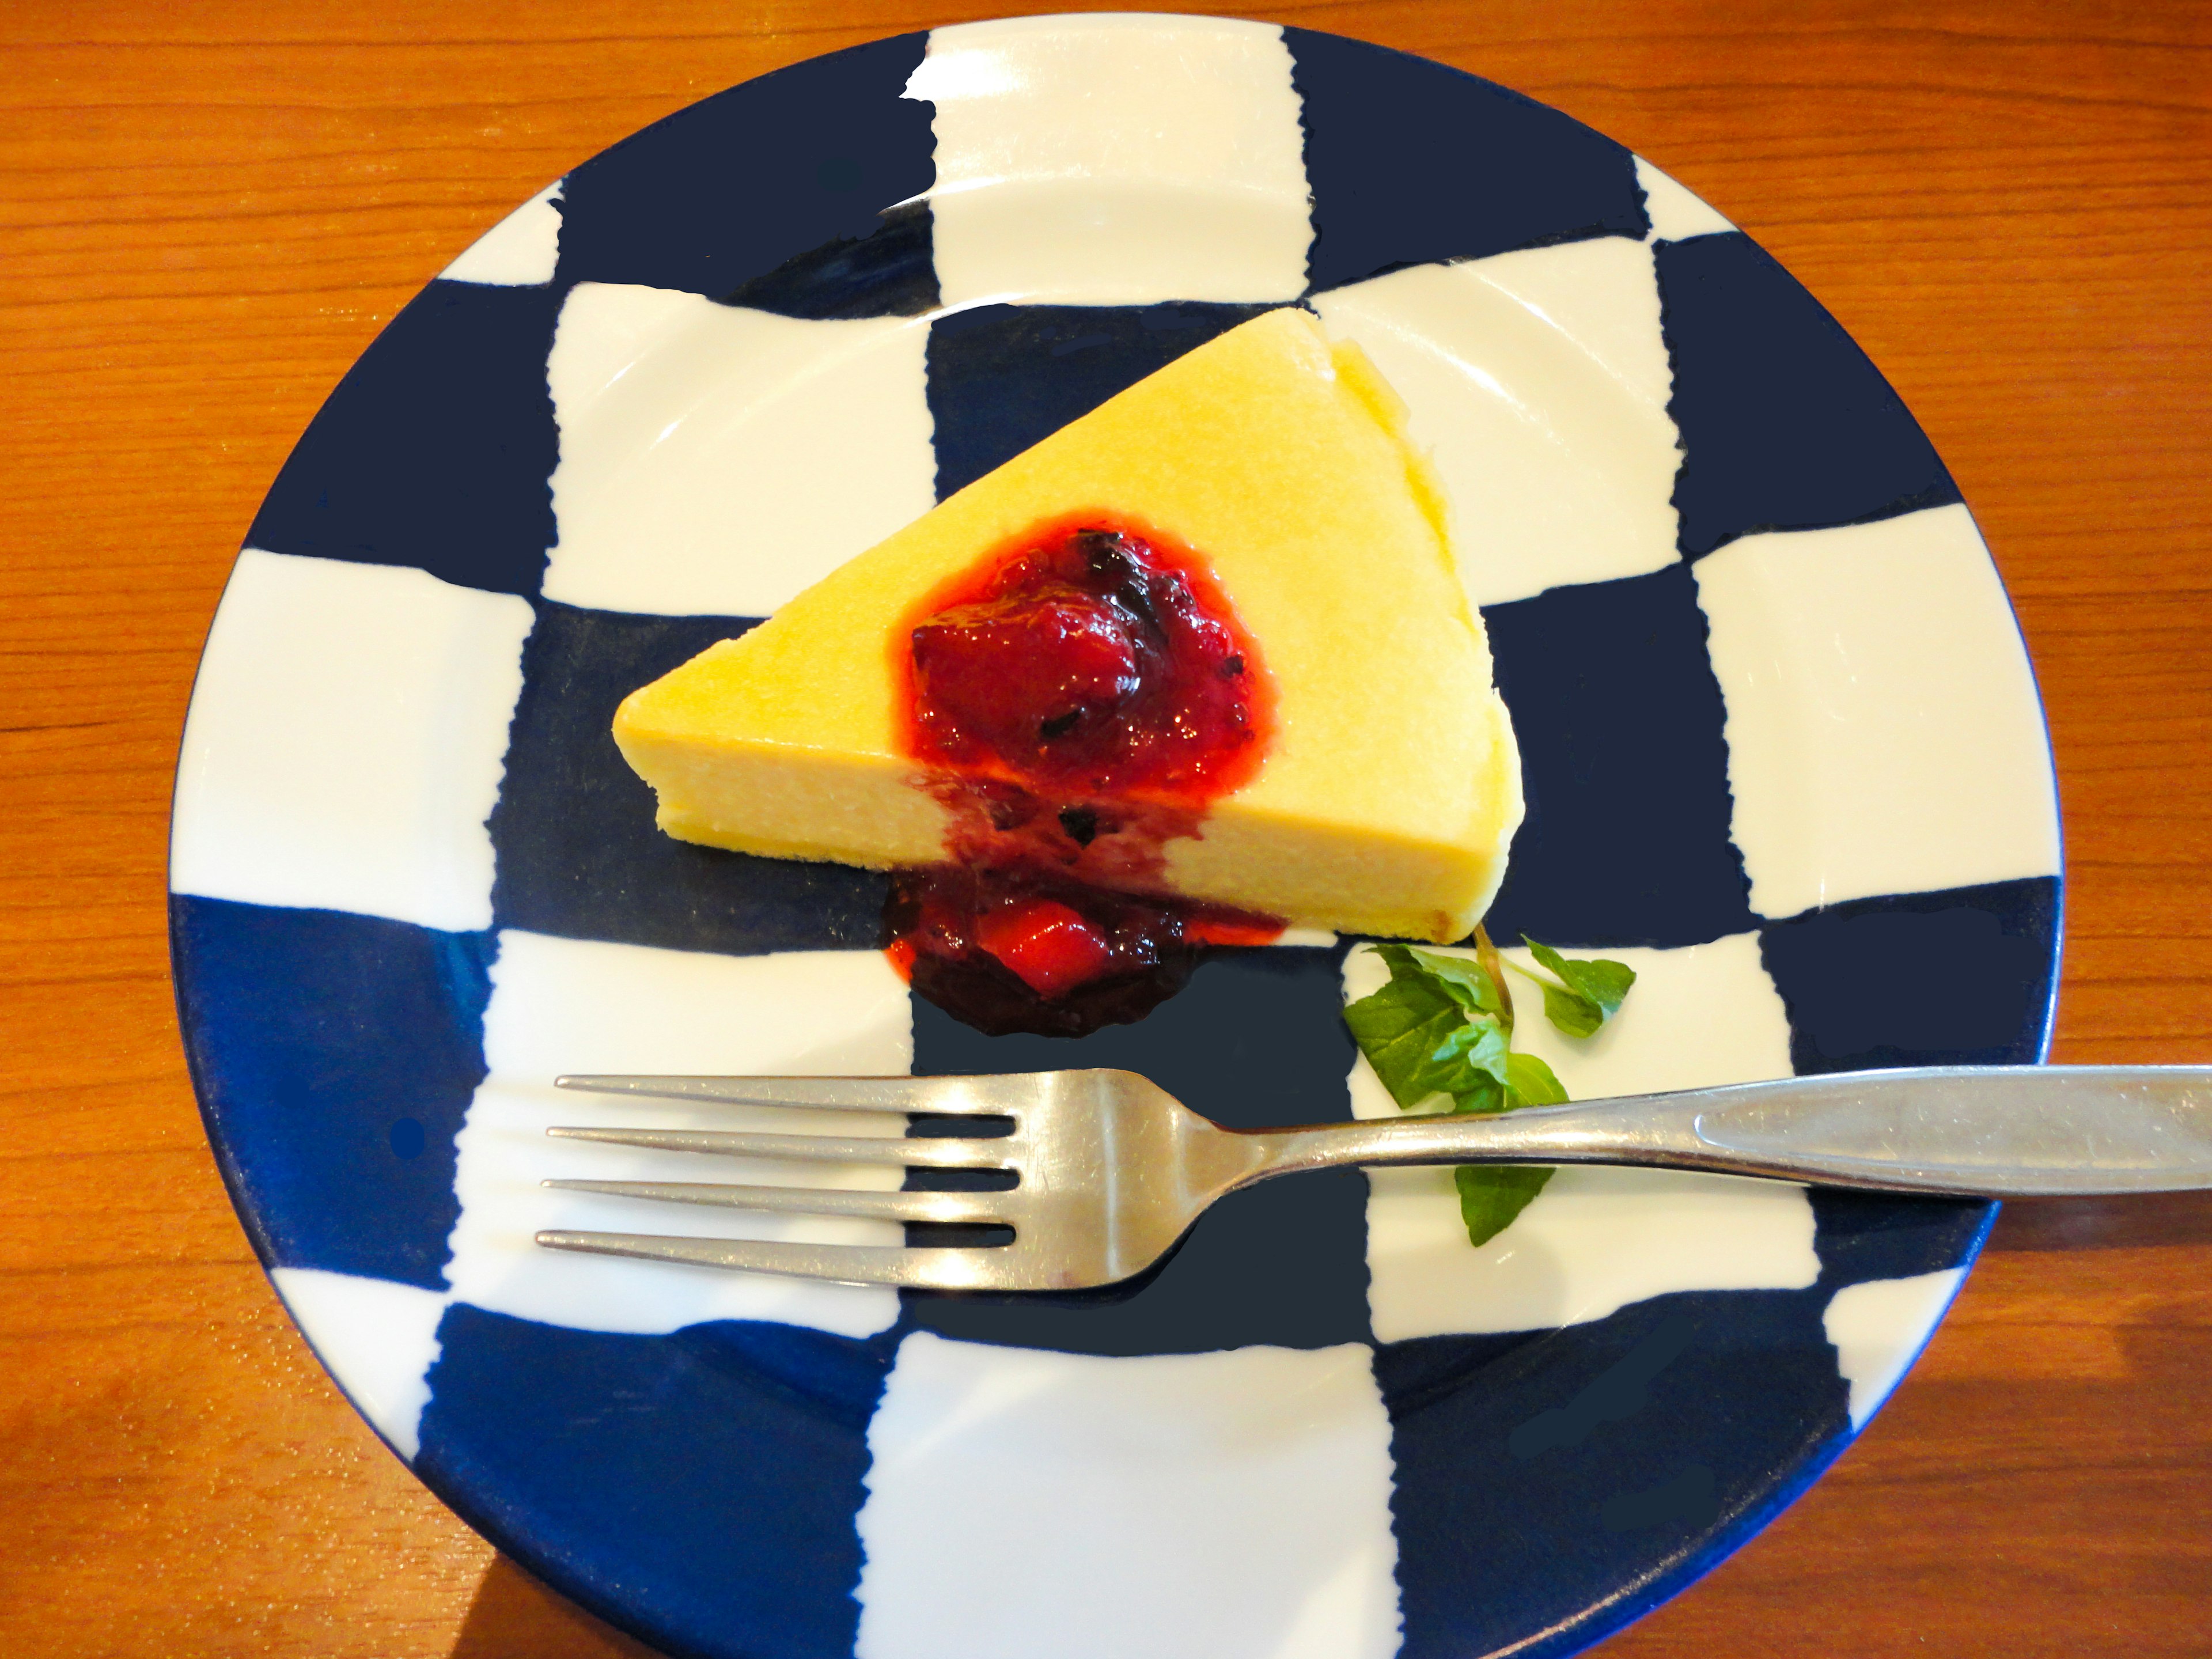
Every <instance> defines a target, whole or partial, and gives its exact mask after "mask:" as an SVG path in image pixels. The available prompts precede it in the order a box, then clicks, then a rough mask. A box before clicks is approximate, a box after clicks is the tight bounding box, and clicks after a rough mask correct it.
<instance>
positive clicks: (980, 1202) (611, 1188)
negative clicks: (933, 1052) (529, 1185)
mask: <svg viewBox="0 0 2212 1659" xmlns="http://www.w3.org/2000/svg"><path fill="white" fill-rule="evenodd" d="M538 1184H539V1185H541V1186H545V1187H553V1188H558V1189H559V1190H561V1191H562V1192H564V1193H599V1194H604V1195H605V1196H606V1197H609V1198H644V1199H653V1200H657V1201H659V1202H661V1203H666V1204H708V1205H713V1206H716V1207H718V1208H720V1209H726V1210H772V1211H786V1212H791V1213H793V1214H798V1215H838V1216H856V1217H859V1218H863V1219H865V1220H869V1221H959V1222H980V1221H990V1220H994V1219H995V1218H997V1217H998V1216H999V1215H1000V1213H1002V1212H1003V1211H1004V1209H1005V1206H1003V1205H998V1206H994V1205H992V1204H990V1203H987V1202H986V1201H985V1200H987V1199H988V1198H990V1197H992V1196H994V1194H985V1193H866V1192H854V1191H851V1190H850V1189H848V1188H842V1187H733V1186H724V1185H721V1184H720V1183H718V1182H705V1181H546V1182H539V1183H538Z"/></svg>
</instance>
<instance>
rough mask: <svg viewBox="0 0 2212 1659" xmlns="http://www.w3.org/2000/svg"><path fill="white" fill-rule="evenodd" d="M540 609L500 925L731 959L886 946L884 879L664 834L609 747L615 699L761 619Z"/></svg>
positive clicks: (497, 843)
mask: <svg viewBox="0 0 2212 1659" xmlns="http://www.w3.org/2000/svg"><path fill="white" fill-rule="evenodd" d="M537 611H538V622H537V626H536V627H535V628H533V629H532V630H531V635H530V638H529V640H528V641H527V642H526V644H525V645H524V647H523V651H522V670H523V687H522V696H521V699H520V702H517V704H516V705H515V711H514V721H513V726H512V727H511V729H510V732H509V736H508V739H507V775H506V778H505V781H503V782H502V784H501V787H500V796H499V804H498V805H496V806H495V807H494V808H493V810H492V816H491V836H492V847H493V849H494V851H495V854H496V856H497V872H498V873H497V877H496V878H495V881H494V883H493V885H492V915H493V917H494V919H495V921H497V922H498V924H499V925H500V926H501V927H520V928H526V929H527V930H529V931H530V932H532V933H551V934H555V935H557V936H559V937H561V938H564V939H611V940H615V941H617V942H620V943H624V944H630V945H663V946H666V947H669V948H671V949H675V950H684V951H724V952H727V953H730V954H732V955H756V954H758V953H761V952H763V951H812V950H844V949H860V950H872V949H873V948H875V947H876V946H877V945H878V944H880V943H881V942H882V937H881V936H882V930H883V922H882V917H883V907H884V895H885V893H886V891H887V890H888V882H887V879H886V878H884V877H883V876H881V875H878V874H875V873H873V872H869V871H866V870H854V869H848V867H846V866H843V865H840V864H810V863H802V862H800V861H799V860H787V859H763V858H753V857H751V856H750V855H748V854H743V853H728V852H724V851H722V850H721V849H720V848H712V847H699V846H695V845H693V844H692V843H690V842H681V841H678V840H675V839H674V838H673V837H671V836H665V835H663V834H661V833H660V830H659V829H658V828H657V827H656V826H655V824H654V823H653V789H652V787H651V786H650V785H648V784H647V783H646V782H645V781H644V780H643V779H641V778H640V777H639V776H638V775H637V774H636V773H635V772H633V771H632V770H630V769H629V763H627V762H626V761H624V760H623V757H622V751H621V750H619V749H617V748H616V747H615V740H614V735H613V732H612V729H611V728H612V726H613V723H614V717H615V708H616V707H617V705H618V704H619V703H620V702H622V700H623V698H624V697H626V696H629V694H630V693H631V692H633V691H635V690H637V689H638V687H640V686H641V685H644V684H648V683H649V682H651V681H653V680H655V679H658V678H659V677H660V676H661V675H663V674H665V673H666V672H667V671H669V670H670V669H671V668H674V667H676V666H678V665H679V664H682V663H684V662H688V661H689V660H690V659H691V658H693V657H696V655H698V654H699V653H701V652H702V651H704V650H705V649H706V648H707V647H708V646H710V645H713V644H714V643H715V642H716V641H719V640H726V639H732V638H734V637H736V636H737V635H741V634H743V633H744V631H745V630H746V629H749V628H752V627H755V626H757V623H758V618H757V617H653V616H635V615H631V614H629V613H628V612H625V611H587V610H583V609H580V608H579V607H577V606H574V605H556V604H554V603H553V602H551V601H550V600H540V601H538V607H537Z"/></svg>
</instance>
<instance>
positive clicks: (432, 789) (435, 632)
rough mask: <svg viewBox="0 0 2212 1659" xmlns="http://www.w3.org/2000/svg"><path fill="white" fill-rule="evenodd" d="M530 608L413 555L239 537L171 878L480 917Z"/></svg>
mask: <svg viewBox="0 0 2212 1659" xmlns="http://www.w3.org/2000/svg"><path fill="white" fill-rule="evenodd" d="M533 620H534V618H533V617H532V612H531V609H530V605H529V602H528V601H527V600H525V599H518V598H516V597H515V596H514V595H513V594H511V593H484V592H477V590H476V589H474V588H469V587H456V586H453V585H452V584H451V583H448V582H442V581H440V580H438V579H437V578H436V577H435V576H432V575H429V574H427V573H425V572H423V571H421V570H415V569H410V568H403V567H399V566H394V565H373V564H351V563H348V562H344V561H342V560H337V559H310V558H299V557H295V556H292V555H290V554H284V553H265V552H263V551H261V550H258V549H256V548H248V549H246V550H245V551H244V552H243V553H240V555H239V556H238V563H237V566H236V568H234V569H233V571H232V572H231V578H230V585H229V586H228V587H226V588H225V589H224V590H223V596H222V607H221V608H220V609H219V610H217V611H216V617H215V625H214V627H213V628H212V629H210V630H209V633H208V642H207V650H206V653H205V654H204V656H203V657H202V658H201V659H200V671H199V678H198V680H197V682H196V683H195V684H194V685H193V688H192V707H191V717H190V718H189V719H188V720H186V721H185V738H184V745H183V750H182V752H181V754H180V755H179V758H178V763H177V794H176V805H175V809H174V811H173V824H172V829H171V831H170V841H169V885H170V888H171V890H173V891H175V892H179V893H191V894H196V895H197V896H200V897H203V898H218V899H235V900H238V901H240V902H245V903H248V904H272V905H283V906H289V907H294V908H301V907H304V908H319V909H329V910H349V911H353V912H356V914H359V915H371V916H389V917H392V919H394V920H396V921H410V922H415V923H416V924H418V925H420V926H422V927H440V928H446V929H449V930H453V931H456V932H467V931H472V930H476V929H481V928H485V927H490V926H491V884H492V846H491V832H490V831H489V829H487V828H486V827H485V825H486V821H487V820H488V819H489V817H490V816H491V810H492V807H493V805H495V803H496V801H497V800H498V798H499V785H500V779H501V776H502V775H503V774H504V772H505V768H506V757H507V725H508V722H509V721H510V720H512V719H513V715H514V705H515V702H516V700H517V699H518V698H520V696H521V695H522V642H523V640H524V638H525V637H526V635H528V634H529V632H530V629H531V625H532V622H533Z"/></svg>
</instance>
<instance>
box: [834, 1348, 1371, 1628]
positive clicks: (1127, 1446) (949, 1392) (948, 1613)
mask: <svg viewBox="0 0 2212 1659" xmlns="http://www.w3.org/2000/svg"><path fill="white" fill-rule="evenodd" d="M868 1449H869V1451H870V1453H871V1454H872V1463H871V1466H870V1468H869V1471H868V1475H867V1488H868V1498H867V1501H866V1504H864V1505H863V1506H862V1507H861V1510H860V1517H859V1523H858V1524H859V1528H860V1542H861V1545H862V1547H863V1548H864V1549H865V1550H866V1557H867V1559H866V1565H864V1566H863V1567H862V1569H861V1572H860V1589H859V1591H858V1595H859V1596H860V1639H859V1642H858V1643H857V1644H856V1646H855V1649H854V1652H855V1654H856V1656H857V1659H1039V1656H1042V1655H1050V1656H1051V1659H1133V1656H1137V1655H1142V1656H1144V1659H1388V1656H1389V1655H1391V1654H1393V1653H1395V1652H1396V1651H1397V1648H1398V1642H1399V1618H1398V1591H1397V1583H1396V1579H1395V1569H1396V1565H1397V1545H1396V1541H1395V1538H1394V1537H1393V1535H1392V1533H1391V1528H1390V1489H1391V1470H1392V1465H1391V1462H1390V1423H1389V1416H1388V1414H1387V1413H1385V1411H1384V1410H1383V1399H1382V1394H1381V1391H1380V1390H1379V1389H1377V1388H1376V1383H1375V1378H1374V1375H1373V1367H1372V1364H1371V1360H1370V1350H1369V1349H1368V1348H1367V1347H1366V1346H1364V1345H1359V1344H1346V1345H1344V1346H1339V1347H1333V1348H1322V1349H1319V1350H1316V1351H1312V1352H1302V1351H1298V1350H1293V1349H1289V1348H1275V1347H1251V1348H1237V1349H1232V1350H1229V1351H1226V1352H1216V1353H1200V1354H1168V1355H1158V1356H1150V1357H1145V1358H1109V1357H1101V1356H1097V1355H1091V1354H1067V1353H1048V1352H1037V1351H1035V1350H1025V1349H1018V1348H1000V1347H992V1346H985V1345H981V1344H976V1343H967V1342H953V1341H948V1340H945V1339H943V1338H941V1337H939V1336H936V1335H934V1334H931V1333H928V1332H921V1333H917V1334H915V1335H912V1336H909V1337H908V1338H907V1339H906V1340H905V1341H904V1342H903V1343H902V1344H901V1345H900V1347H899V1353H898V1361H897V1364H896V1365H895V1366H894V1367H893V1369H892V1370H891V1374H890V1381H889V1383H888V1384H887V1385H886V1387H885V1389H884V1399H883V1403H882V1405H881V1406H880V1407H878V1409H877V1412H876V1416H875V1419H874V1421H873V1422H872V1424H871V1425H869V1429H868Z"/></svg>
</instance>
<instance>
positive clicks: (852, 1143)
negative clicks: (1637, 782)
mask: <svg viewBox="0 0 2212 1659" xmlns="http://www.w3.org/2000/svg"><path fill="white" fill-rule="evenodd" d="M555 1081H556V1085H557V1086H559V1087H561V1088H563V1089H574V1090H581V1091H590V1092H592V1093H595V1094H602V1095H627V1096H634V1097H649V1098H654V1099H665V1100H680V1101H689V1102H692V1103H728V1104H732V1105H751V1106H780V1107H794V1108H801V1109H810V1110H811V1109H831V1110H844V1111H861V1112H878V1113H884V1112H889V1113H899V1112H903V1113H907V1114H908V1115H911V1116H918V1117H927V1118H965V1119H979V1118H980V1119H1000V1120H1010V1121H1011V1127H1010V1128H1009V1129H1006V1130H1005V1131H1004V1132H1000V1133H966V1134H945V1133H922V1134H914V1133H909V1134H908V1136H907V1137H905V1138H898V1137H893V1136H886V1135H834V1134H779V1133H753V1132H750V1131H732V1130H715V1129H647V1128H586V1127H556V1128H550V1129H548V1130H547V1131H546V1133H548V1134H550V1135H554V1136H557V1137H559V1138H561V1139H568V1140H586V1141H603V1142H606V1143H609V1144H611V1145H614V1146H643V1147H651V1148H655V1149H658V1150H660V1151H664V1152H709V1153H719V1154H722V1155H725V1156H728V1157H734V1158H764V1159H769V1160H775V1161H780V1160H800V1161H807V1162H814V1161H823V1162H832V1163H839V1164H898V1165H903V1166H904V1167H906V1168H908V1169H909V1170H999V1171H1003V1172H1007V1173H1010V1174H1011V1175H1012V1177H1013V1185H1012V1186H1011V1187H1008V1188H1005V1189H1004V1190H1000V1191H992V1192H968V1191H962V1192H896V1193H891V1192H856V1191H849V1190H842V1189H836V1188H817V1187H775V1186H733V1185H728V1184H724V1183H717V1182H665V1181H580V1180H562V1181H548V1182H544V1185H545V1186H547V1187H554V1188H562V1189H564V1190H567V1191H570V1192H585V1193H598V1194H605V1195H608V1196H611V1197H615V1198H629V1199H644V1200H658V1201H662V1202H670V1203H678V1204H705V1205H714V1206H720V1207H724V1208H729V1209H736V1210H750V1211H765V1212H788V1213H799V1214H806V1215H816V1216H841V1217H851V1218H866V1219H872V1220H879V1221H900V1222H935V1223H956V1224H968V1225H986V1226H991V1225H995V1226H997V1227H1000V1228H1001V1229H1003V1228H1009V1227H1010V1228H1012V1231H1013V1237H1012V1242H1011V1243H997V1244H982V1245H975V1244H964V1245H935V1246H933V1245H927V1244H918V1245H910V1246H907V1247H899V1246H889V1245H861V1244H809V1243H793V1242H785V1241H767V1240H750V1239H722V1238H712V1239H708V1238H684V1237H659V1236H649V1235H641V1234H635V1233H605V1232H576V1231H545V1232H541V1233H539V1234H538V1235H537V1238H538V1243H540V1244H542V1245H544V1246H546V1247H547V1248H549V1249H556V1250H582V1251H588V1252H591V1253H592V1254H596V1255H617V1256H631V1257H636V1258H640V1259H643V1260H648V1261H677V1262H688V1263H690V1264H693V1265H695V1266H702V1267H735V1268H743V1269H746V1270H750V1271H752V1272H756V1273H786V1274H792V1275H795V1276H797V1277H800V1278H805V1279H834V1280H838V1281H842V1282H843V1283H846V1284H855V1285H908V1286H912V1287H915V1288H918V1289H927V1290H936V1291H1075V1290H1085V1289H1089V1288H1091V1287H1094V1286H1097V1285H1111V1284H1114V1283H1115V1282H1116V1281H1118V1280H1121V1279H1128V1278H1131V1277H1133V1275H1135V1274H1137V1273H1142V1272H1143V1271H1144V1270H1145V1269H1146V1268H1147V1267H1151V1266H1152V1264H1153V1263H1154V1262H1155V1261H1158V1260H1159V1259H1160V1258H1161V1257H1162V1256H1163V1255H1165V1254H1166V1253H1167V1252H1168V1250H1169V1249H1170V1248H1171V1247H1172V1246H1173V1245H1174V1244H1175V1243H1176V1240H1178V1239H1179V1238H1181V1237H1182V1235H1183V1234H1184V1233H1185V1232H1186V1231H1188V1229H1189V1228H1190V1226H1191V1224H1192V1223H1194V1221H1196V1220H1197V1219H1198V1217H1199V1215H1200V1212H1203V1211H1204V1210H1205V1209H1206V1206H1208V1205H1210V1204H1212V1202H1213V1201H1214V1200H1216V1199H1218V1198H1220V1197H1221V1196H1222V1195H1223V1194H1226V1193H1231V1192H1234V1191H1236V1190H1237V1188H1240V1187H1249V1186H1250V1185H1251V1184H1252V1183H1253V1182H1258V1181H1266V1180H1269V1179H1271V1178H1273V1176H1280V1175H1291V1174H1295V1173H1297V1171H1299V1170H1326V1169H1334V1168H1337V1167H1340V1166H1341V1165H1345V1164H1365V1165H1376V1164H1640V1165H1644V1166H1646V1167H1659V1168H1664V1169H1675V1170H1711V1171H1717V1172H1720V1173H1723V1174H1729V1175H1742V1176H1766V1177H1770V1178H1773V1179H1778V1180H1784V1181H1802V1182H1816V1183H1819V1184H1821V1185H1826V1186H1838V1187H1857V1188H1869V1189H1872V1190H1875V1191H1882V1192H1899V1193H1929V1194H1952V1195H1960V1196H1971V1197H1981V1198H2027V1197H2055V1196H2083V1195H2090V1194H2123V1193H2148V1192H2172V1191H2179V1190H2183V1189H2186V1188H2203V1187H2212V1066H1932V1067H1926V1068H1923V1069H1918V1070H1899V1071H1884V1072H1857V1073H1835V1074H1831V1075H1827V1076H1815V1077H1798V1078H1784V1079H1780V1080H1778V1081H1776V1082H1771V1083H1742V1084H1734V1085H1728V1086H1725V1087H1721V1088H1712V1089H1692V1090H1686V1091H1681V1092H1679V1093H1674V1094H1656V1095H1632V1096H1626V1097H1620V1098H1617V1099H1609V1100H1595V1101H1586V1102H1581V1103H1576V1104H1573V1105H1569V1106H1553V1107H1541V1108H1533V1109H1523V1110H1521V1111H1516V1112H1512V1113H1508V1114H1502V1115H1417V1116H1408V1117H1403V1118H1397V1119H1390V1120H1379V1121H1378V1120H1374V1119H1366V1120H1360V1121H1352V1122H1347V1123H1322V1124H1315V1125H1310V1126H1308V1127H1301V1128H1287V1129H1226V1128H1224V1127H1221V1126H1220V1125H1219V1124H1217V1123H1214V1122H1212V1121H1210V1120H1208V1119H1206V1118H1204V1117H1201V1116H1200V1115H1198V1114H1197V1113H1196V1112H1194V1111H1192V1110H1191V1109H1189V1108H1188V1107H1187V1106H1184V1105H1183V1104H1182V1103H1181V1102H1180V1101H1178V1100H1176V1098H1175V1097H1174V1096H1172V1095H1170V1094H1169V1093H1168V1092H1167V1091H1164V1090H1163V1089H1160V1088H1158V1087H1156V1086H1155V1085H1152V1083H1150V1082H1148V1081H1147V1080H1146V1079H1144V1078H1141V1077H1139V1076H1138V1075H1137V1074H1136V1073H1133V1072H1115V1071H1069V1072H1030V1073H1018V1074H1007V1075H1001V1076H984V1077H854V1078H823V1077H800V1078H716V1077H638V1076H620V1077H612V1076H586V1077H562V1078H558V1079H555ZM978 1127H981V1126H978ZM994 1127H997V1126H994Z"/></svg>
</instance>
